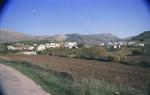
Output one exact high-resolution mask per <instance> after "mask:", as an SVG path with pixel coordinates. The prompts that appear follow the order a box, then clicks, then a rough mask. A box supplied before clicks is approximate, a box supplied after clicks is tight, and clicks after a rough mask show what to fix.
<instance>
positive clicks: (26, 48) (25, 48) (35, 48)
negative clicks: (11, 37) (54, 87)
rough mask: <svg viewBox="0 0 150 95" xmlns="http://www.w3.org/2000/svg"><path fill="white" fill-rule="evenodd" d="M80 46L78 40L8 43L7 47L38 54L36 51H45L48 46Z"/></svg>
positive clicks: (69, 47)
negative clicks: (30, 43)
mask: <svg viewBox="0 0 150 95" xmlns="http://www.w3.org/2000/svg"><path fill="white" fill-rule="evenodd" d="M60 47H63V48H68V49H72V48H78V47H77V43H76V42H66V43H46V44H39V45H38V44H33V45H25V44H20V43H16V44H13V45H8V46H7V49H8V50H19V51H24V52H21V54H26V55H36V53H35V52H38V51H43V50H45V49H48V48H60Z"/></svg>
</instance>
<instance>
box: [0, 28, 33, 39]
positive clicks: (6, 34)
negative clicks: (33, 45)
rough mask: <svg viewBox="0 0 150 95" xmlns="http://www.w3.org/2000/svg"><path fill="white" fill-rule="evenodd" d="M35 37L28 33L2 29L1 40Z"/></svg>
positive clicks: (0, 31) (0, 32)
mask: <svg viewBox="0 0 150 95" xmlns="http://www.w3.org/2000/svg"><path fill="white" fill-rule="evenodd" d="M33 39H34V37H33V36H31V35H28V34H24V33H20V32H15V31H9V30H0V42H14V41H22V40H33Z"/></svg>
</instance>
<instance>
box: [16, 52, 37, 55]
mask: <svg viewBox="0 0 150 95" xmlns="http://www.w3.org/2000/svg"><path fill="white" fill-rule="evenodd" d="M19 54H25V55H37V53H36V52H33V51H30V52H29V51H26V52H21V53H19Z"/></svg>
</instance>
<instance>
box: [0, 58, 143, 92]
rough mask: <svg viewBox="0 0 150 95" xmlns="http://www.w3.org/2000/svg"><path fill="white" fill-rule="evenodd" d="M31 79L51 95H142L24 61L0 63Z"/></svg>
mask: <svg viewBox="0 0 150 95" xmlns="http://www.w3.org/2000/svg"><path fill="white" fill-rule="evenodd" d="M0 63H2V64H6V65H8V66H11V67H13V68H15V69H17V70H18V71H20V72H21V73H23V74H24V75H26V76H28V77H29V78H31V79H32V80H33V81H34V82H35V83H37V84H38V85H40V86H41V87H42V88H43V89H44V90H46V91H47V92H49V93H51V94H52V95H144V93H143V92H141V91H139V90H136V89H133V88H131V87H127V86H124V85H115V84H110V83H107V82H105V81H101V80H95V79H85V78H83V79H81V80H74V78H73V77H72V75H71V74H70V73H68V72H56V71H53V70H49V69H45V68H42V67H39V66H38V65H34V64H32V63H28V62H24V61H0Z"/></svg>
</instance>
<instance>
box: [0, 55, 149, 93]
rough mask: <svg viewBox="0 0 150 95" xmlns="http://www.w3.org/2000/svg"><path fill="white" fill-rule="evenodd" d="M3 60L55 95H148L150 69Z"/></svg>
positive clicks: (23, 57)
mask: <svg viewBox="0 0 150 95" xmlns="http://www.w3.org/2000/svg"><path fill="white" fill-rule="evenodd" d="M0 60H3V61H5V63H7V65H10V66H13V67H14V68H16V69H18V70H19V71H21V72H22V73H24V74H25V75H27V76H29V77H30V78H32V79H33V80H34V81H35V82H36V83H38V84H40V85H41V86H42V87H43V88H44V89H45V90H47V91H48V92H50V93H52V95H145V94H146V93H147V89H148V83H149V81H150V75H149V73H150V68H144V67H137V66H130V65H124V64H118V63H115V62H101V61H95V60H85V59H80V58H64V57H55V56H46V55H38V56H26V55H1V56H0ZM6 61H7V62H6ZM12 61H13V62H12ZM22 61H26V62H22Z"/></svg>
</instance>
